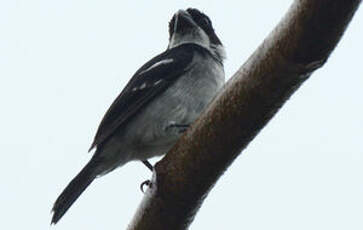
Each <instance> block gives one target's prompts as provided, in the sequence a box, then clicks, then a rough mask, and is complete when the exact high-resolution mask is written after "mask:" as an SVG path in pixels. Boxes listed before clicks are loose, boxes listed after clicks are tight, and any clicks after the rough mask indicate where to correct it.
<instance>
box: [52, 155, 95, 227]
mask: <svg viewBox="0 0 363 230" xmlns="http://www.w3.org/2000/svg"><path fill="white" fill-rule="evenodd" d="M96 176H97V174H96V170H95V164H94V163H93V162H92V160H91V161H90V162H89V163H88V164H87V165H86V166H85V167H84V168H83V169H82V170H81V171H80V172H79V173H78V175H77V176H76V177H75V178H74V179H73V180H72V181H71V182H70V183H69V184H68V185H67V187H66V188H65V189H64V190H63V192H62V193H61V194H60V195H59V197H58V198H57V200H56V201H55V203H54V205H53V209H52V212H53V217H52V222H51V224H56V223H57V222H58V221H59V220H60V219H61V218H62V216H63V215H64V214H65V213H66V212H67V210H68V209H69V208H70V207H71V206H72V204H73V203H74V202H75V201H76V200H77V198H78V197H79V196H80V195H81V194H82V192H83V191H84V190H85V189H86V188H87V187H88V185H90V184H91V183H92V181H93V180H94V179H95V178H96Z"/></svg>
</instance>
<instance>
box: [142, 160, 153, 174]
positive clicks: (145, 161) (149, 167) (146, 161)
mask: <svg viewBox="0 0 363 230" xmlns="http://www.w3.org/2000/svg"><path fill="white" fill-rule="evenodd" d="M142 163H143V164H144V165H145V166H146V167H147V168H148V169H150V171H151V172H152V171H153V170H154V167H153V166H152V164H150V162H149V161H148V160H144V161H142Z"/></svg>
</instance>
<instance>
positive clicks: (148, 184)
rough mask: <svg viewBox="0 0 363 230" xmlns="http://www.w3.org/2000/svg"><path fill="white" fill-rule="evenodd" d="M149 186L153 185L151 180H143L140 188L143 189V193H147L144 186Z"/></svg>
mask: <svg viewBox="0 0 363 230" xmlns="http://www.w3.org/2000/svg"><path fill="white" fill-rule="evenodd" d="M145 185H146V186H147V187H151V181H150V180H146V181H144V182H142V183H141V184H140V189H141V192H142V193H145V191H144V186H145Z"/></svg>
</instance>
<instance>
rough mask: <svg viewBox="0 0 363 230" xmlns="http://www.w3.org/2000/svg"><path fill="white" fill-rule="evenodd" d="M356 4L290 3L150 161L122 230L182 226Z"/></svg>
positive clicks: (321, 56)
mask: <svg viewBox="0 0 363 230" xmlns="http://www.w3.org/2000/svg"><path fill="white" fill-rule="evenodd" d="M360 2H361V1H360V0H319V1H317V0H296V1H295V2H294V3H293V5H292V6H291V8H290V10H289V11H288V13H287V14H286V16H285V17H284V18H283V19H282V21H281V22H280V23H279V25H278V26H277V27H276V28H275V29H274V31H273V32H272V33H271V34H270V35H269V36H268V38H266V39H265V41H264V42H263V44H261V46H260V47H259V48H258V49H257V50H256V51H255V52H254V54H252V56H251V57H250V58H249V59H248V60H247V62H246V63H245V64H244V65H243V66H242V67H241V68H240V69H239V70H238V72H237V73H235V74H234V76H233V77H232V78H231V80H230V81H229V82H228V83H227V84H226V86H225V87H224V89H223V91H222V92H221V93H220V94H219V95H218V97H216V99H215V100H214V101H213V103H212V104H211V105H210V106H209V108H208V109H207V111H206V112H205V113H203V115H202V116H201V117H200V118H199V119H198V120H197V121H196V122H195V123H194V124H193V126H192V127H191V128H190V129H189V130H188V132H187V133H186V134H185V135H183V136H182V138H180V140H179V141H178V142H177V144H176V145H175V146H174V147H173V149H172V150H171V151H170V152H169V153H168V154H167V155H166V156H165V157H164V158H163V159H162V160H161V161H160V162H158V163H157V164H156V166H155V171H154V174H153V180H152V182H153V184H152V186H151V188H150V189H149V190H148V191H147V192H146V194H145V197H144V200H143V202H142V204H141V205H140V207H139V210H138V211H137V213H136V215H135V217H134V220H133V222H132V223H131V224H130V226H129V229H130V230H131V229H132V230H134V229H142V230H143V229H148V230H150V229H158V230H160V229H173V230H177V229H187V228H188V226H189V224H190V223H191V221H192V220H193V219H194V216H195V214H196V213H197V211H198V210H199V207H200V205H201V204H202V202H203V200H204V198H205V197H206V196H207V195H208V192H209V191H210V189H211V188H212V187H213V185H214V184H215V183H216V181H217V180H218V178H219V177H220V176H221V175H222V174H223V172H224V171H225V170H226V169H227V168H228V166H229V165H230V164H231V163H232V162H233V160H234V159H235V158H236V157H237V156H238V155H239V154H240V153H241V151H242V150H243V149H244V148H245V147H246V146H247V145H248V143H249V142H250V141H251V140H252V139H253V138H254V137H255V136H256V135H257V133H258V132H259V131H260V130H261V129H262V128H263V127H264V126H265V125H266V124H267V122H268V121H269V120H270V119H271V118H272V117H273V116H274V115H275V114H276V112H277V111H278V109H279V108H280V107H281V106H282V105H283V104H284V103H285V102H286V100H287V99H288V98H289V97H290V96H291V95H292V93H294V92H295V91H296V90H297V89H298V88H299V86H300V85H301V84H302V83H303V82H304V81H305V80H306V79H308V78H309V76H310V75H311V74H312V72H313V71H315V70H316V69H318V68H320V67H321V66H322V65H323V64H324V63H325V62H326V61H327V59H328V57H329V55H330V54H331V52H332V51H333V49H334V48H335V46H336V45H337V43H338V41H339V40H340V38H341V37H342V35H343V33H344V31H345V29H346V26H347V25H348V24H349V22H350V20H351V19H352V16H353V14H354V12H355V11H356V10H357V8H358V6H359V4H360ZM241 20H242V19H241ZM241 42H243V41H241Z"/></svg>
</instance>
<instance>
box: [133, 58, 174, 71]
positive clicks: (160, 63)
mask: <svg viewBox="0 0 363 230" xmlns="http://www.w3.org/2000/svg"><path fill="white" fill-rule="evenodd" d="M173 61H174V60H173V59H171V58H170V59H165V60H162V61H159V62H156V63H155V64H154V65H152V66H150V67H149V68H147V69H146V70H144V71H141V72H140V73H139V75H141V74H143V73H146V72H147V71H150V70H151V69H154V68H155V67H158V66H159V65H165V64H169V63H172V62H173Z"/></svg>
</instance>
